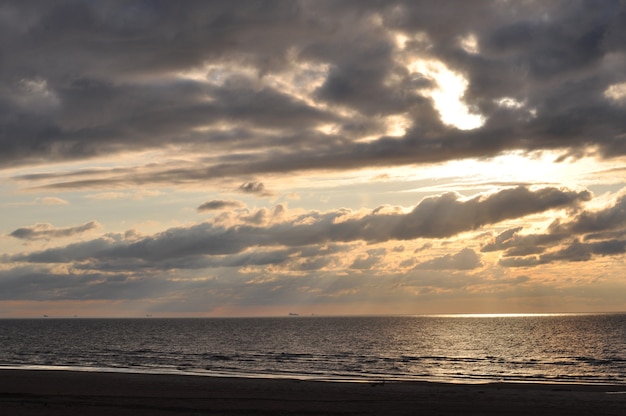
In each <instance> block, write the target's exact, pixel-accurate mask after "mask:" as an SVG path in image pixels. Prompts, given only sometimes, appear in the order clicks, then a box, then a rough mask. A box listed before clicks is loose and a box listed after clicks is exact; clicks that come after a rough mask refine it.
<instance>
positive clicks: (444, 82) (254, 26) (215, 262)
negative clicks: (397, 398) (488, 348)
mask: <svg viewBox="0 0 626 416" xmlns="http://www.w3.org/2000/svg"><path fill="white" fill-rule="evenodd" d="M625 162H626V3H625V2H623V1H611V0H606V1H605V0H598V1H578V0H565V1H544V0H542V1H532V0H528V1H507V0H491V1H486V0H485V1H480V0H475V1H471V2H470V1H445V2H442V1H364V0H359V1H321V0H320V1H237V2H226V1H216V2H212V1H184V2H174V1H158V0H143V1H106V2H102V1H93V0H82V1H81V0H77V1H30V0H29V1H22V0H19V1H18V0H5V1H2V3H0V209H1V212H2V216H1V217H0V317H41V316H43V315H44V314H45V315H49V316H51V317H71V316H80V317H98V316H103V317H135V316H137V317H139V316H146V315H150V316H155V317H156V316H174V317H176V316H198V317H203V316H267V315H278V316H283V315H287V314H288V313H298V314H300V315H310V314H316V315H337V314H340V315H344V314H345V315H347V314H441V313H455V314H456V313H556V312H614V311H626V273H625V272H626V267H625V265H624V260H625V259H626V255H625V253H626V163H625Z"/></svg>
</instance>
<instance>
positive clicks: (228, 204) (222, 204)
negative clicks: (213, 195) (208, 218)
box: [197, 200, 244, 212]
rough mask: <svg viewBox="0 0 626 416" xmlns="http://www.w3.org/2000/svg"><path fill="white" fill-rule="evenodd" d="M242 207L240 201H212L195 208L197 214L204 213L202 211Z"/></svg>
mask: <svg viewBox="0 0 626 416" xmlns="http://www.w3.org/2000/svg"><path fill="white" fill-rule="evenodd" d="M243 206H244V204H243V202H241V201H230V200H229V201H223V200H213V201H208V202H205V203H204V204H202V205H200V206H199V207H198V208H197V210H198V212H204V211H215V210H221V209H228V208H242V207H243Z"/></svg>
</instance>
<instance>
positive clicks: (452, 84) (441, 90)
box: [409, 59, 485, 130]
mask: <svg viewBox="0 0 626 416" xmlns="http://www.w3.org/2000/svg"><path fill="white" fill-rule="evenodd" d="M409 70H410V71H411V72H413V73H417V74H421V75H423V76H424V77H426V78H427V79H430V80H432V81H433V82H434V83H435V85H436V87H434V88H432V89H430V90H428V91H427V93H428V95H430V97H431V98H432V99H433V101H434V104H435V108H436V109H437V111H438V112H439V114H440V115H441V120H442V121H443V122H444V123H445V124H449V125H451V126H454V127H456V128H458V129H460V130H473V129H476V128H478V127H480V126H482V125H483V124H484V122H485V119H484V117H483V116H482V115H480V114H476V113H475V112H472V111H471V109H470V108H469V107H468V106H467V104H466V103H465V102H464V101H463V96H464V94H465V90H466V89H467V86H468V83H467V80H466V79H465V78H464V77H463V76H462V75H461V74H458V73H456V72H454V71H452V70H450V69H449V68H448V67H447V66H446V65H445V64H444V63H443V62H441V61H436V60H420V59H418V60H415V61H414V62H413V63H411V64H410V65H409Z"/></svg>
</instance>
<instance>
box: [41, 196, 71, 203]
mask: <svg viewBox="0 0 626 416" xmlns="http://www.w3.org/2000/svg"><path fill="white" fill-rule="evenodd" d="M37 202H38V203H40V204H42V205H67V204H69V202H67V201H66V200H65V199H62V198H57V197H54V196H48V197H43V198H37Z"/></svg>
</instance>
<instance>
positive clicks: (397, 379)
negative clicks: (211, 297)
mask: <svg viewBox="0 0 626 416" xmlns="http://www.w3.org/2000/svg"><path fill="white" fill-rule="evenodd" d="M4 370H11V371H60V372H77V373H115V374H139V375H154V376H172V375H173V376H183V377H184V376H190V377H212V378H234V379H259V380H298V381H315V382H328V383H356V384H361V383H362V384H380V383H389V384H391V383H430V384H443V385H447V384H451V385H479V386H480V385H490V384H522V385H524V384H527V385H535V384H537V385H547V386H598V387H603V386H613V387H616V388H624V389H626V380H624V382H622V383H612V382H610V381H581V380H573V379H570V380H567V381H566V380H551V379H532V380H530V379H526V380H525V379H519V378H518V379H515V378H509V379H505V378H498V379H496V378H489V377H482V378H472V377H464V378H463V377H457V378H444V377H440V378H436V377H420V378H417V377H402V376H388V377H385V376H382V375H381V376H370V377H352V376H348V375H322V374H305V373H279V374H277V373H253V372H235V371H232V372H228V371H185V370H179V369H166V368H155V369H146V368H141V367H137V368H128V367H87V366H62V365H0V372H2V371H4Z"/></svg>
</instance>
